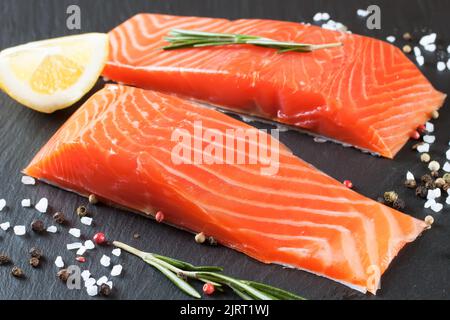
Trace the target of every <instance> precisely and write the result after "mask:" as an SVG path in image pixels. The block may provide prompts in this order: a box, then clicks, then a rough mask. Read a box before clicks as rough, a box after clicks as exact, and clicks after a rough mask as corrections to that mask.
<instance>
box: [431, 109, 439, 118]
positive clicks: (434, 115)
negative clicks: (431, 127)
mask: <svg viewBox="0 0 450 320" xmlns="http://www.w3.org/2000/svg"><path fill="white" fill-rule="evenodd" d="M431 117H432V118H433V119H437V118H439V112H438V111H437V110H434V111H433V112H431Z"/></svg>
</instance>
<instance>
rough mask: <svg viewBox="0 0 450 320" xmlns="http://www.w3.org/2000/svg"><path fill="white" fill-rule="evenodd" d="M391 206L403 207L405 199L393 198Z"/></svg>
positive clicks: (401, 208) (398, 208)
mask: <svg viewBox="0 0 450 320" xmlns="http://www.w3.org/2000/svg"><path fill="white" fill-rule="evenodd" d="M392 208H394V209H397V210H403V209H405V201H403V200H402V199H400V198H397V200H395V201H394V203H392Z"/></svg>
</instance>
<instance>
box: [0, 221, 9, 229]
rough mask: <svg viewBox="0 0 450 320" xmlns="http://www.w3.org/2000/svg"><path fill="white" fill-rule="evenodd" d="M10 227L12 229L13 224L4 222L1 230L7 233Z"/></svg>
mask: <svg viewBox="0 0 450 320" xmlns="http://www.w3.org/2000/svg"><path fill="white" fill-rule="evenodd" d="M10 227H11V224H10V223H9V221H7V222H3V223H2V224H0V228H1V229H2V230H3V231H7V230H8V229H9V228H10Z"/></svg>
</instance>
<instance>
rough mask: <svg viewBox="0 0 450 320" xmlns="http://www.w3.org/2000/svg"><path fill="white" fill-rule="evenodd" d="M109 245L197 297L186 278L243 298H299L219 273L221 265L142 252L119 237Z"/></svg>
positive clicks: (266, 286) (263, 285) (280, 290)
mask: <svg viewBox="0 0 450 320" xmlns="http://www.w3.org/2000/svg"><path fill="white" fill-rule="evenodd" d="M113 245H115V246H116V247H118V248H121V249H123V250H125V251H127V252H129V253H132V254H134V255H136V256H138V257H140V258H141V259H142V260H144V261H145V262H146V263H148V264H149V265H151V266H152V267H154V268H156V269H157V270H158V271H160V272H161V273H162V274H163V275H165V276H166V277H167V278H168V279H169V280H170V281H172V282H173V283H174V284H175V285H176V286H177V287H178V288H179V289H180V290H182V291H183V292H184V293H186V294H188V295H189V296H191V297H194V298H197V299H200V298H201V296H200V294H199V293H198V292H197V290H195V289H194V288H193V287H192V286H191V285H190V284H189V283H188V281H187V280H188V279H194V280H198V281H202V282H205V283H211V284H212V285H214V286H215V287H216V289H218V290H220V291H221V290H222V287H224V286H227V287H229V288H231V289H232V290H233V291H234V292H235V293H236V294H237V295H238V296H240V297H241V298H242V299H245V300H254V299H256V300H303V298H302V297H300V296H297V295H295V294H293V293H290V292H288V291H285V290H282V289H279V288H275V287H272V286H269V285H267V284H263V283H259V282H254V281H247V280H240V279H235V278H233V277H230V276H226V275H224V274H222V273H221V272H222V270H223V269H222V268H220V267H215V266H194V265H192V264H190V263H187V262H184V261H181V260H177V259H173V258H169V257H166V256H162V255H159V254H155V253H149V252H143V251H140V250H138V249H136V248H133V247H131V246H129V245H127V244H125V243H122V242H119V241H114V242H113Z"/></svg>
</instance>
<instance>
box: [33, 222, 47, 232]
mask: <svg viewBox="0 0 450 320" xmlns="http://www.w3.org/2000/svg"><path fill="white" fill-rule="evenodd" d="M31 230H33V231H34V232H37V233H41V232H43V231H44V230H45V227H44V222H42V221H41V220H34V221H33V222H32V223H31Z"/></svg>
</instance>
